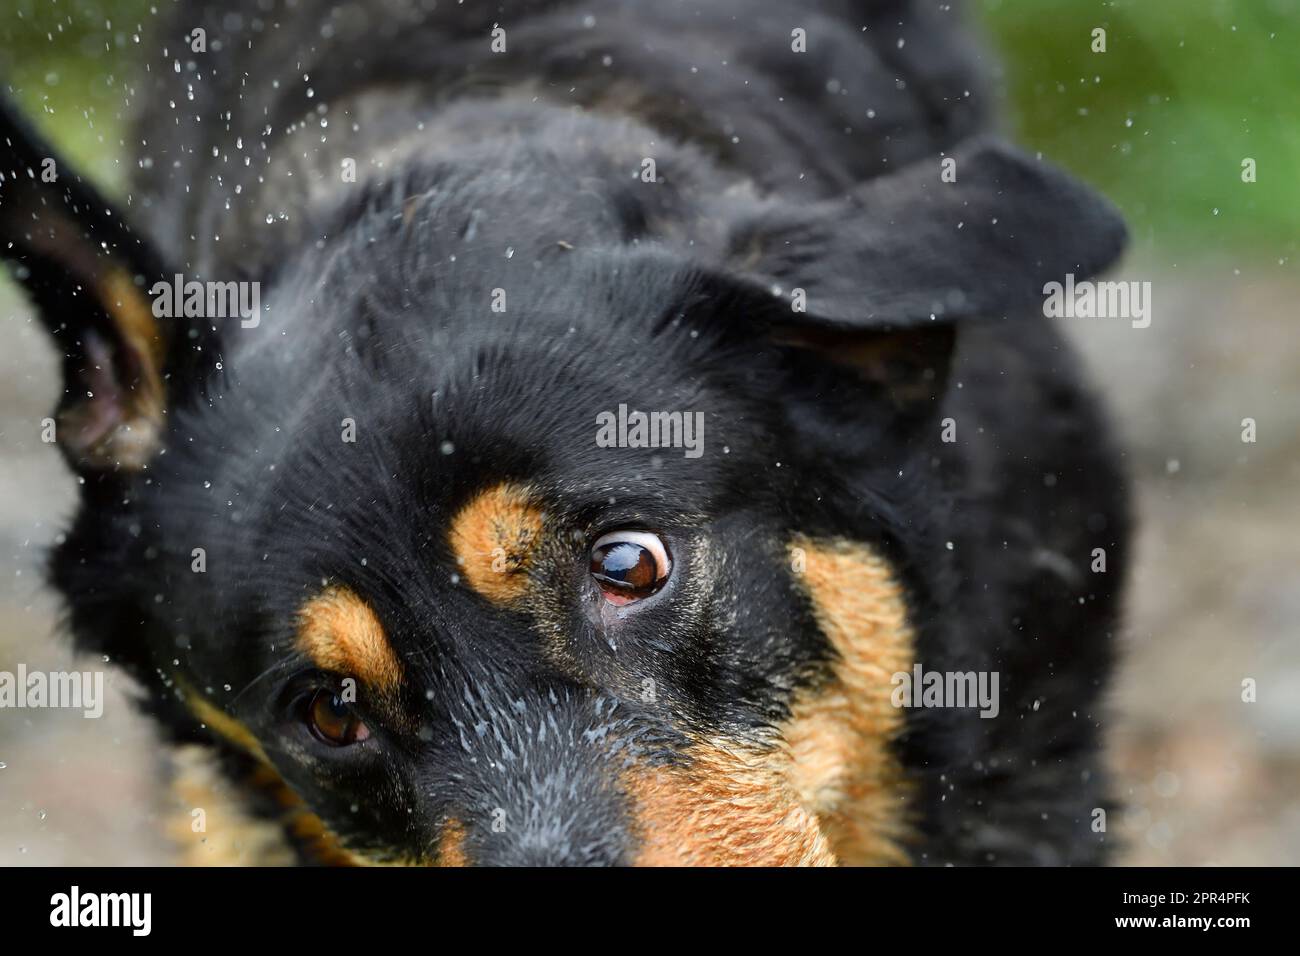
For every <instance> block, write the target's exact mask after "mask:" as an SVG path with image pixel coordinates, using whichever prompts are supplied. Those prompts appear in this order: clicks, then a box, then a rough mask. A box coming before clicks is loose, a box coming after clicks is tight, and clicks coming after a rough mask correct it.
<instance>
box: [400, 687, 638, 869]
mask: <svg viewBox="0 0 1300 956" xmlns="http://www.w3.org/2000/svg"><path fill="white" fill-rule="evenodd" d="M467 701H468V702H469V703H471V704H473V709H472V710H469V711H467V712H466V713H464V714H463V715H460V716H458V719H459V722H460V724H461V726H463V727H464V728H465V733H464V736H463V737H462V740H461V746H460V748H459V749H458V751H457V752H456V753H455V754H454V756H453V759H452V760H450V761H447V762H443V761H441V760H440V761H439V762H438V764H437V766H436V767H435V766H431V767H430V772H429V776H428V777H427V778H426V779H427V781H428V783H427V785H428V792H429V796H430V798H431V800H432V801H433V802H434V803H435V805H437V806H439V807H440V808H445V809H444V810H443V812H444V813H446V815H447V817H448V818H450V821H451V822H452V824H454V825H451V826H448V827H444V828H443V833H442V834H441V835H440V836H438V837H437V839H438V840H439V843H440V846H439V848H438V854H437V855H438V856H440V857H441V858H443V859H444V860H446V861H449V862H460V863H465V864H468V865H471V866H619V865H623V864H626V863H629V862H631V859H632V857H633V856H634V855H635V850H636V846H635V832H636V825H635V822H634V812H633V809H634V808H633V807H632V805H631V803H630V798H629V795H628V793H627V790H626V786H625V784H624V781H623V779H622V778H623V770H624V768H625V766H626V764H627V762H628V761H629V759H633V758H635V757H638V756H640V753H641V751H640V749H639V747H638V745H637V744H636V743H635V740H636V737H637V732H638V730H639V729H640V728H641V726H642V725H641V722H640V721H639V720H637V719H634V718H632V717H631V716H624V708H623V707H622V706H621V705H618V706H616V705H615V702H614V701H613V700H612V699H610V698H608V697H605V698H600V697H594V696H592V695H589V694H586V693H581V692H573V691H564V690H560V691H556V692H554V693H538V694H536V695H531V694H530V695H526V696H525V695H519V696H517V697H513V699H512V698H511V696H506V695H504V694H503V702H499V701H497V700H496V699H492V700H485V699H483V698H482V697H479V698H478V699H473V698H467Z"/></svg>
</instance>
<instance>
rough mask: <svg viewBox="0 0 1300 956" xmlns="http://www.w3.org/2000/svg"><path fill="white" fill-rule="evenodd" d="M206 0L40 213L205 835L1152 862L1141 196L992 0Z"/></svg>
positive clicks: (303, 842) (83, 411)
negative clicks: (1122, 658) (1117, 400)
mask: <svg viewBox="0 0 1300 956" xmlns="http://www.w3.org/2000/svg"><path fill="white" fill-rule="evenodd" d="M178 6H179V9H178V11H177V13H176V15H175V16H174V18H173V19H172V20H171V25H170V26H169V27H168V28H167V29H166V30H164V31H162V33H161V34H160V36H159V37H158V38H157V40H156V43H157V45H156V46H155V47H153V53H152V54H151V55H150V56H149V59H148V61H147V64H146V65H147V67H148V70H147V73H145V76H144V79H143V80H142V82H141V85H140V86H138V87H136V88H133V92H132V95H131V98H132V100H133V101H134V103H135V104H136V105H137V106H138V107H140V108H141V109H142V110H143V115H142V119H141V123H140V125H139V128H138V130H137V134H136V136H135V137H134V140H133V141H134V142H136V143H138V144H139V147H138V161H139V162H138V175H137V179H136V183H135V186H134V189H133V191H132V192H131V194H130V196H129V197H128V200H127V202H126V203H125V204H124V205H122V206H119V207H113V206H110V205H109V204H107V203H105V202H104V201H103V200H101V199H100V197H99V195H98V194H97V193H96V192H95V191H94V190H93V189H92V188H91V187H90V186H89V185H88V184H87V183H85V182H84V181H82V180H81V179H80V178H78V177H77V176H76V175H75V174H74V173H73V172H71V171H70V170H69V169H68V168H67V167H66V165H65V164H63V163H61V162H57V160H56V161H55V163H53V164H52V165H51V164H47V163H46V162H45V161H46V160H47V159H50V158H53V154H52V153H51V152H50V150H49V149H48V148H47V147H46V146H44V145H43V144H42V143H41V142H40V140H39V139H38V138H37V137H36V136H34V135H33V134H32V132H31V131H30V130H29V129H28V128H27V126H26V125H25V124H24V123H22V122H21V121H19V120H18V119H17V118H16V117H15V116H13V115H12V113H11V111H9V112H7V113H6V115H5V117H4V118H3V126H2V127H0V143H2V144H3V153H2V154H0V159H2V160H3V161H2V163H0V170H2V171H3V174H4V177H5V178H4V182H3V183H2V184H0V246H2V247H3V249H4V253H5V256H6V257H7V258H8V259H9V260H10V261H11V263H12V265H13V266H14V268H15V271H16V274H17V276H18V277H19V279H20V280H21V281H22V282H23V283H24V284H25V285H26V287H27V288H28V289H29V290H30V292H31V294H32V295H33V297H34V298H35V300H36V302H37V303H38V305H39V307H40V309H41V314H42V316H43V318H44V321H45V322H46V324H47V325H48V327H49V330H50V332H51V334H52V337H53V341H54V343H55V346H56V348H58V349H60V350H61V351H62V353H63V355H64V356H65V359H64V373H65V391H64V396H63V401H62V403H61V406H60V409H59V413H58V424H57V433H58V438H59V442H60V445H61V447H62V449H63V451H64V453H65V454H66V456H67V458H68V460H69V462H70V464H71V465H72V467H73V468H74V469H75V470H76V471H77V473H78V474H79V475H80V476H81V478H82V479H83V482H82V485H81V499H82V501H81V508H80V511H79V513H78V516H77V518H76V520H75V522H74V524H73V526H72V528H71V530H70V531H69V532H68V534H67V536H66V540H65V541H64V542H63V543H62V544H61V545H60V546H59V548H58V550H57V553H56V554H55V555H54V558H53V560H52V562H51V567H52V579H53V582H54V584H55V585H56V586H57V587H58V588H59V590H60V591H61V592H62V593H63V595H64V596H65V598H66V600H67V606H68V610H69V616H70V621H71V627H72V629H73V631H74V632H75V634H76V636H77V638H78V640H79V641H80V643H81V646H83V647H85V648H88V649H94V650H96V651H98V652H102V653H107V654H110V655H112V658H113V659H114V660H115V661H118V662H120V663H122V664H124V665H125V666H127V667H129V668H130V670H131V671H132V672H133V673H134V675H135V676H136V677H137V678H138V680H139V682H140V683H141V685H142V686H143V688H144V689H145V692H144V695H143V696H144V699H145V704H146V706H147V707H148V708H149V710H150V711H151V712H153V713H154V714H156V715H157V717H158V718H159V720H160V721H161V722H162V724H163V725H164V726H165V727H166V728H167V730H168V732H169V734H170V736H171V737H172V738H173V740H174V741H175V742H176V743H177V744H178V745H180V746H178V747H177V748H176V752H177V755H178V756H177V761H178V762H179V763H180V764H182V765H183V768H182V769H183V770H184V771H185V772H184V773H182V774H180V777H179V782H180V784H181V793H182V797H181V801H182V804H181V805H182V807H183V808H184V810H185V813H184V815H183V817H182V820H183V825H182V826H181V827H180V828H179V829H180V830H181V831H183V834H184V836H185V838H186V839H189V840H190V841H191V849H192V851H193V852H192V855H193V856H194V858H196V859H211V860H216V859H223V860H224V859H236V860H243V861H248V862H266V861H279V860H285V859H289V858H293V859H298V860H302V861H304V862H364V861H380V862H409V863H472V864H493V863H516V864H521V863H558V864H611V863H613V864H617V863H634V862H636V863H670V864H671V863H703V864H732V863H760V864H766V863H832V862H837V861H838V862H843V863H893V862H909V861H910V862H921V863H949V862H955V863H990V862H994V863H1086V862H1095V861H1098V860H1100V859H1102V849H1103V845H1104V842H1105V835H1104V833H1103V832H1100V831H1101V830H1102V829H1103V828H1102V827H1100V826H1098V824H1097V821H1098V820H1100V819H1102V815H1101V814H1100V813H1098V812H1097V811H1099V810H1102V809H1104V808H1105V805H1106V795H1105V793H1106V791H1105V786H1104V781H1103V779H1102V773H1101V771H1100V768H1099V766H1098V764H1099V761H1098V753H1097V749H1098V738H1099V729H1100V726H1101V723H1102V715H1101V712H1100V710H1099V696H1100V694H1101V691H1102V689H1103V686H1104V683H1105V680H1106V676H1107V672H1108V668H1109V662H1110V657H1111V653H1112V644H1113V632H1114V630H1115V627H1116V623H1117V604H1118V592H1119V590H1120V588H1119V582H1120V579H1121V577H1122V574H1121V570H1122V568H1123V567H1124V563H1125V543H1126V537H1127V515H1126V506H1125V496H1124V490H1123V480H1122V477H1121V475H1120V474H1119V472H1118V469H1117V467H1116V456H1115V454H1114V453H1113V452H1112V451H1111V448H1110V445H1109V443H1108V440H1107V439H1106V437H1105V434H1104V429H1103V427H1102V424H1101V422H1100V421H1099V416H1098V413H1097V410H1096V408H1095V407H1094V404H1093V402H1092V401H1091V400H1090V399H1089V398H1088V396H1087V395H1086V393H1085V391H1084V389H1083V388H1082V386H1081V385H1080V379H1079V372H1078V369H1077V368H1076V365H1075V361H1074V359H1073V358H1072V357H1071V355H1070V352H1069V350H1068V349H1067V348H1066V346H1065V343H1064V342H1063V340H1062V338H1061V337H1060V335H1059V334H1058V332H1057V331H1055V330H1054V329H1053V328H1052V326H1051V324H1050V323H1049V322H1048V321H1047V320H1046V319H1044V318H1043V315H1042V308H1041V302H1042V287H1043V285H1044V284H1045V283H1046V282H1049V281H1053V280H1061V279H1063V277H1064V276H1065V275H1066V274H1067V273H1072V274H1073V275H1074V276H1075V277H1076V278H1079V279H1082V278H1084V277H1086V276H1089V275H1091V274H1094V273H1095V272H1097V271H1098V270H1100V269H1102V268H1104V267H1105V266H1107V265H1108V264H1109V263H1111V262H1112V261H1113V260H1114V259H1115V258H1116V256H1117V255H1118V253H1119V251H1120V249H1121V247H1122V245H1123V241H1124V230H1123V227H1122V225H1121V223H1120V221H1119V220H1118V217H1117V216H1116V214H1115V213H1114V211H1113V210H1112V209H1111V208H1110V207H1109V206H1108V205H1107V204H1105V203H1104V202H1103V201H1102V200H1100V199H1099V198H1098V197H1096V196H1094V195H1093V194H1092V193H1091V192H1089V191H1088V190H1087V189H1086V188H1084V187H1083V186H1081V185H1080V184H1079V183H1077V182H1075V181H1073V180H1072V179H1071V178H1069V177H1067V176H1065V175H1064V174H1062V173H1060V172H1058V171H1056V170H1054V169H1052V168H1051V167H1049V166H1047V165H1046V164H1044V163H1043V162H1041V161H1039V160H1036V159H1033V158H1030V157H1028V156H1025V155H1022V154H1021V153H1018V152H1016V151H1015V150H1013V149H1010V148H1008V147H1007V146H1004V145H1001V144H1000V143H998V142H997V141H996V140H992V139H989V138H986V137H985V136H984V135H983V133H982V130H983V128H984V126H985V116H984V114H985V108H984V105H983V97H982V94H981V91H980V87H979V85H978V81H977V76H976V72H977V71H976V69H975V64H976V62H977V60H978V56H977V54H976V53H974V52H972V51H971V50H970V49H968V48H967V47H966V46H965V45H964V43H963V41H962V39H961V37H962V32H961V30H960V28H959V25H958V24H957V23H955V22H954V14H952V13H951V12H950V11H949V4H948V3H946V2H945V3H938V2H929V0H927V2H915V3H909V2H903V0H892V2H891V0H881V2H868V0H821V2H818V3H795V2H789V3H786V2H779V0H764V2H760V0H751V2H744V0H707V2H706V0H699V2H696V0H690V2H675V0H665V2H658V3H648V2H645V0H604V2H597V0H588V2H540V0H539V2H515V3H510V2H501V3H465V4H457V3H444V4H439V5H437V7H436V9H433V10H430V11H424V10H423V7H424V6H425V5H424V4H420V3H417V2H414V0H411V2H405V0H385V2H375V3H360V2H356V3H335V2H319V3H317V2H312V0H300V2H297V3H293V4H288V3H277V2H271V0H238V2H223V3H212V4H210V5H209V4H205V3H199V2H182V3H180V4H179V5H178ZM429 6H432V5H429ZM45 169H54V170H56V173H57V178H56V179H55V180H54V181H49V176H46V175H43V170H45ZM178 277H179V278H178ZM178 291H179V295H178V294H176V293H177V292H178ZM169 313H170V315H169ZM1103 572H1104V573H1103ZM932 678H933V679H932ZM936 681H937V683H936ZM912 685H915V686H912ZM977 698H978V699H977ZM197 809H202V810H204V814H203V815H199V814H194V817H193V819H195V820H197V819H200V818H203V819H205V820H206V829H205V832H204V833H200V834H194V833H191V830H192V829H202V828H199V827H197V826H194V827H192V826H191V811H192V810H197Z"/></svg>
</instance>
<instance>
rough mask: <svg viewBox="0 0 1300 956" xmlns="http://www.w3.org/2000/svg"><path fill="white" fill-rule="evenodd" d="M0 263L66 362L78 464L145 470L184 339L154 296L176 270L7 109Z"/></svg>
mask: <svg viewBox="0 0 1300 956" xmlns="http://www.w3.org/2000/svg"><path fill="white" fill-rule="evenodd" d="M0 255H2V256H3V258H4V259H5V260H6V261H7V264H8V265H9V268H10V272H11V273H12V274H13V275H14V276H15V278H16V279H17V280H18V281H19V282H20V283H21V284H22V285H23V286H24V288H25V289H26V290H27V292H28V294H29V295H30V296H31V298H32V300H33V301H34V303H35V304H36V306H37V308H38V310H39V313H40V317H41V320H42V321H43V323H44V324H45V326H46V328H47V329H48V330H49V332H50V334H51V336H52V337H53V339H54V342H55V344H56V347H57V348H58V349H59V350H60V351H61V352H62V354H63V395H62V398H61V400H60V403H59V408H58V412H57V418H56V424H55V433H56V437H57V439H58V442H59V445H60V447H61V448H62V450H63V452H64V454H65V456H66V457H67V459H68V461H69V462H70V464H71V465H72V466H73V468H75V469H76V470H78V471H79V472H82V473H90V472H102V471H108V470H118V469H122V470H135V469H138V468H141V467H143V466H144V464H145V463H146V462H147V461H148V459H149V458H150V456H151V455H152V454H153V452H154V451H155V450H156V448H157V445H158V442H159V438H160V434H161V430H162V425H163V414H164V406H165V402H166V392H167V383H166V381H165V379H166V376H167V364H168V363H167V356H168V351H169V347H170V346H171V344H172V343H170V342H169V336H170V335H174V330H171V329H168V328H166V327H164V325H163V324H162V323H160V321H159V320H158V319H157V318H155V316H154V312H153V308H152V301H151V298H150V295H149V290H150V288H152V287H153V286H154V284H155V283H156V282H158V281H161V280H163V278H164V277H166V276H169V275H170V270H168V269H166V268H165V267H164V264H163V262H162V259H161V257H160V256H159V255H158V253H157V251H156V250H155V249H154V248H153V247H152V246H151V245H150V244H149V243H148V242H147V241H145V239H144V238H143V237H142V236H141V235H139V234H138V233H137V232H135V231H133V230H132V229H131V227H130V225H129V224H128V223H127V222H126V220H125V219H124V217H123V214H122V212H121V211H120V210H118V209H115V208H113V206H112V205H110V204H109V203H108V202H106V201H105V200H104V199H103V197H101V196H100V195H99V193H98V192H97V191H96V190H95V189H94V187H92V186H91V185H90V184H89V183H87V182H86V181H85V180H83V179H82V178H81V177H80V176H79V175H77V173H76V172H75V171H74V170H73V169H72V167H71V166H70V165H68V164H67V163H66V162H64V161H63V160H62V159H61V158H60V157H59V156H58V155H57V154H56V153H55V152H54V151H53V150H52V149H51V148H50V147H49V146H48V145H47V144H46V143H44V142H43V141H42V140H41V139H40V137H39V136H38V135H37V134H36V133H35V131H34V130H33V129H32V128H31V127H30V126H29V125H28V124H27V123H26V122H25V121H23V119H22V118H21V117H19V115H18V113H17V111H16V110H15V109H14V108H13V107H12V105H11V104H9V103H7V102H5V101H4V100H3V99H2V98H0Z"/></svg>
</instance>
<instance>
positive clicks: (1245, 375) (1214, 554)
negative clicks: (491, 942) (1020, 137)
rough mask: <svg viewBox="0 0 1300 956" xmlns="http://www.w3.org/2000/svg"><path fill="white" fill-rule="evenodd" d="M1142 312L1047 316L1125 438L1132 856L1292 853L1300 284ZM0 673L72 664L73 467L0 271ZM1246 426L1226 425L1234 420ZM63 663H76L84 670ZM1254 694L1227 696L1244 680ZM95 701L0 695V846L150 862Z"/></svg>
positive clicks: (1120, 695) (1168, 275)
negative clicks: (67, 526)
mask: <svg viewBox="0 0 1300 956" xmlns="http://www.w3.org/2000/svg"><path fill="white" fill-rule="evenodd" d="M1119 277H1120V278H1133V279H1137V280H1142V279H1146V280H1150V281H1152V283H1153V297H1154V303H1155V312H1154V317H1153V320H1152V324H1151V327H1150V328H1148V329H1132V328H1131V327H1130V326H1129V323H1128V322H1127V321H1124V320H1110V319H1089V320H1080V319H1075V320H1066V324H1067V328H1068V329H1069V331H1070V332H1071V334H1073V335H1074V337H1075V338H1076V339H1077V341H1078V343H1079V345H1080V347H1081V350H1082V351H1083V353H1084V354H1085V356H1086V358H1087V360H1088V362H1089V364H1090V365H1091V366H1092V369H1093V373H1094V378H1095V380H1096V382H1097V385H1098V388H1099V391H1100V392H1101V393H1102V395H1103V396H1104V398H1105V400H1106V401H1107V403H1108V404H1109V405H1110V407H1111V410H1112V414H1113V417H1114V418H1115V420H1116V422H1117V424H1118V426H1119V428H1120V430H1121V432H1122V434H1123V435H1124V437H1125V439H1126V444H1127V448H1128V459H1129V467H1130V469H1131V470H1132V472H1133V474H1134V476H1135V478H1136V481H1137V494H1138V513H1139V518H1140V521H1141V532H1140V535H1139V540H1138V548H1137V565H1136V572H1135V574H1134V575H1133V578H1132V581H1131V588H1130V608H1131V610H1130V615H1129V621H1128V627H1127V634H1126V637H1125V656H1124V660H1123V663H1122V665H1121V667H1120V670H1119V674H1118V677H1117V680H1116V681H1115V684H1114V690H1113V715H1114V716H1113V719H1112V720H1111V721H1110V737H1111V755H1112V763H1113V765H1114V767H1115V769H1116V782H1117V787H1116V796H1117V797H1119V798H1120V799H1121V800H1122V801H1123V803H1124V804H1125V805H1126V807H1125V809H1124V810H1123V811H1121V812H1120V813H1118V814H1117V816H1116V817H1114V818H1112V819H1113V820H1114V821H1115V822H1114V823H1112V831H1113V832H1115V833H1116V835H1117V837H1118V838H1119V840H1120V841H1121V842H1122V844H1123V845H1124V848H1125V849H1124V852H1123V853H1122V855H1121V857H1120V859H1121V861H1122V862H1125V863H1131V864H1152V865H1160V864H1193V865H1259V864H1296V863H1300V642H1298V641H1297V640H1296V635H1295V629H1296V623H1295V622H1296V621H1297V619H1300V536H1297V534H1296V530H1297V523H1298V522H1297V520H1296V518H1297V508H1296V503H1295V486H1296V482H1297V479H1298V478H1300V335H1298V334H1297V329H1296V322H1297V315H1296V311H1297V310H1296V306H1295V303H1296V302H1297V301H1300V282H1297V281H1296V270H1295V268H1294V266H1292V265H1291V264H1290V263H1286V264H1283V265H1279V264H1277V263H1271V264H1270V263H1260V262H1254V263H1252V264H1251V265H1250V267H1249V268H1246V267H1245V266H1242V267H1240V274H1238V271H1237V267H1230V266H1227V265H1224V264H1222V263H1218V264H1215V263H1204V262H1200V263H1188V264H1184V265H1180V266H1178V267H1174V265H1173V264H1172V263H1168V262H1165V263H1163V264H1162V265H1160V266H1156V265H1155V264H1154V263H1153V261H1152V259H1151V257H1150V254H1149V253H1146V254H1144V253H1142V252H1139V253H1138V254H1137V255H1136V256H1135V257H1134V258H1132V259H1131V260H1130V264H1129V265H1128V266H1127V267H1126V268H1125V269H1124V270H1122V271H1121V273H1120V275H1119ZM0 342H4V343H5V347H4V349H3V350H2V351H0V461H3V463H4V464H3V468H0V670H10V671H12V670H14V668H15V667H16V665H17V664H18V662H20V661H21V662H24V663H26V664H27V665H28V667H29V669H53V668H58V669H64V668H68V667H70V666H72V665H71V664H70V661H71V660H72V657H71V654H70V652H69V650H68V647H67V644H66V642H65V641H64V640H62V639H60V638H57V637H55V636H54V631H55V630H56V626H57V622H56V617H55V613H56V609H55V605H54V603H53V601H52V599H51V597H50V595H49V594H48V593H47V592H46V591H45V589H44V588H43V587H42V586H41V583H40V580H39V565H40V561H41V556H42V554H43V552H44V551H45V549H46V548H47V547H48V546H49V545H50V544H51V542H53V541H54V539H55V536H56V535H57V534H58V531H59V527H60V522H61V521H63V520H64V518H65V517H66V516H67V514H68V513H69V509H70V506H71V502H72V499H73V492H74V485H73V479H72V478H71V477H70V476H69V475H68V474H67V472H66V470H65V469H64V467H63V464H62V461H61V459H60V458H59V456H58V453H57V452H56V451H55V449H54V448H53V447H52V446H49V445H44V444H42V443H41V442H40V439H39V433H40V420H41V418H43V417H44V416H45V415H47V414H48V413H49V411H50V409H51V407H52V406H53V404H54V400H55V397H56V385H55V383H56V380H57V372H58V369H57V367H56V363H55V360H54V355H53V353H52V351H51V349H50V348H49V346H48V345H47V344H46V342H45V341H44V338H43V332H42V331H41V329H40V328H39V327H37V326H36V325H34V324H33V321H32V319H31V317H30V315H29V313H28V311H27V309H26V307H25V305H24V304H23V303H20V302H19V301H18V300H17V298H16V296H15V292H14V290H13V288H12V286H11V285H9V284H7V283H6V284H5V285H4V286H3V287H0ZM1247 417H1250V418H1254V419H1255V420H1256V421H1257V423H1258V439H1259V440H1258V442H1257V443H1256V444H1253V445H1250V444H1243V443H1242V441H1241V419H1243V418H1247ZM100 663H101V662H98V661H83V662H81V666H83V667H88V666H100ZM1246 677H1252V678H1254V679H1255V680H1256V681H1257V683H1258V688H1259V691H1258V701H1257V702H1256V703H1253V704H1247V703H1243V702H1242V701H1241V681H1242V679H1243V678H1246ZM108 680H109V682H110V685H112V694H111V696H110V699H109V701H108V704H107V706H106V708H105V713H104V717H103V718H101V719H100V720H97V721H88V720H85V719H84V718H82V717H81V716H80V714H79V713H71V712H66V711H52V710H39V711H28V710H24V711H5V712H3V713H2V714H0V766H3V769H0V864H5V863H40V864H49V863H94V864H108V863H114V864H123V863H150V862H156V861H160V860H165V859H167V857H166V854H167V848H166V847H165V846H164V845H163V843H162V840H161V837H160V831H161V827H160V826H159V825H158V823H159V821H158V815H157V814H158V807H159V805H160V802H161V799H162V795H161V794H160V793H159V791H158V781H159V779H160V777H159V774H158V773H157V770H156V769H155V767H154V766H153V760H154V750H153V747H154V743H153V738H152V736H151V729H150V728H149V726H148V725H147V723H146V722H145V721H143V720H142V719H141V718H139V717H137V716H136V715H135V714H134V713H133V712H132V711H131V709H130V707H129V706H128V704H127V701H126V699H125V697H124V691H125V690H126V689H127V688H126V685H125V680H124V678H122V677H121V675H117V674H115V673H114V672H113V671H112V669H111V668H110V669H109V677H108Z"/></svg>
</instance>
